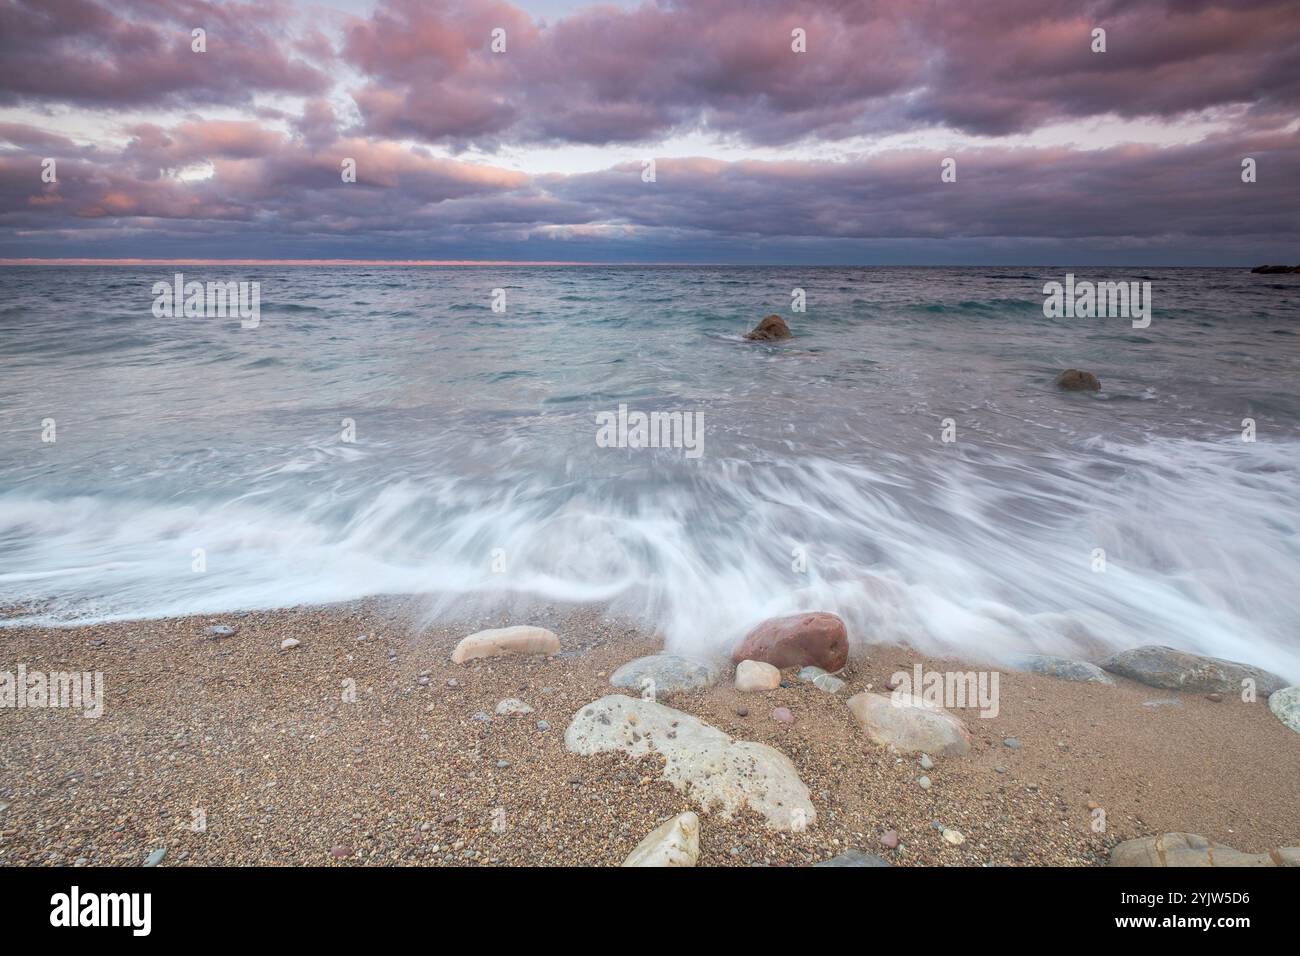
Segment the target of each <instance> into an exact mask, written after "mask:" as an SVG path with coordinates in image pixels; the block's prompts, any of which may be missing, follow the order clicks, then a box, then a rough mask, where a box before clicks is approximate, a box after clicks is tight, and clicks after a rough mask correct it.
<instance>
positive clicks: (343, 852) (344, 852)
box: [330, 846, 352, 860]
mask: <svg viewBox="0 0 1300 956" xmlns="http://www.w3.org/2000/svg"><path fill="white" fill-rule="evenodd" d="M351 855H352V847H350V846H336V847H331V848H330V856H332V857H334V859H336V860H343V859H347V858H348V857H350V856H351Z"/></svg>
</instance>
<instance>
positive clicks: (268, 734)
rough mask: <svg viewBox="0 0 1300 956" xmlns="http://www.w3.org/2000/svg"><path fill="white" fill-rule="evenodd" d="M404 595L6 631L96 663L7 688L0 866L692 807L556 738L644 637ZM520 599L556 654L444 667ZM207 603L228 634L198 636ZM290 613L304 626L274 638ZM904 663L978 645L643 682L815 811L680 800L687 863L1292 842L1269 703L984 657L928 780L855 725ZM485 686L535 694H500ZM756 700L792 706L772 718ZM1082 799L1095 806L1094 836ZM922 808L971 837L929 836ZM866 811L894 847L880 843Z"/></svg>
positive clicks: (947, 859) (537, 836)
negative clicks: (350, 692)
mask: <svg viewBox="0 0 1300 956" xmlns="http://www.w3.org/2000/svg"><path fill="white" fill-rule="evenodd" d="M413 618H414V614H413V613H412V605H411V603H410V602H407V601H404V600H399V599H386V600H376V601H365V602H359V603H355V604H346V605H331V606H328V607H306V608H294V609H288V610H282V611H267V612H250V613H243V614H232V615H222V616H219V617H187V618H174V619H167V620H156V621H135V622H124V623H113V624H101V625H93V626H87V627H79V628H69V629H58V628H9V629H2V630H0V670H11V671H12V670H14V669H16V667H17V665H18V664H19V663H22V664H25V665H26V667H27V668H28V670H29V671H35V670H42V671H59V670H69V671H86V670H89V671H101V672H102V673H103V675H104V681H105V710H104V714H103V716H102V717H100V718H99V719H86V718H84V717H81V716H79V715H78V714H76V713H73V712H69V711H63V710H26V709H25V710H10V709H0V808H3V809H0V863H5V864H11V865H12V864H32V863H38V864H65V865H72V864H77V865H139V864H142V863H143V862H144V861H145V860H146V858H147V857H149V855H150V853H152V852H154V851H156V850H158V849H165V850H166V854H165V856H164V857H163V860H162V863H161V865H163V866H168V865H205V864H236V865H238V864H264V865H301V864H309V865H319V864H330V865H349V864H357V863H363V864H370V865H382V864H413V865H435V864H437V865H483V864H522V865H617V864H618V863H620V862H621V861H622V860H623V859H624V858H625V857H626V856H627V854H628V853H629V852H630V851H631V850H632V848H633V847H635V846H636V844H637V843H638V842H639V841H640V840H641V838H642V837H643V836H644V835H645V834H647V833H648V832H649V831H650V830H652V829H653V828H654V827H655V826H657V825H658V824H659V823H660V822H662V821H663V820H664V819H666V818H667V817H669V816H671V815H673V814H675V813H679V812H681V811H684V810H688V809H698V808H697V807H695V805H694V804H693V803H692V802H691V800H690V799H689V797H688V796H686V795H685V794H683V793H679V792H677V791H676V790H675V789H674V788H673V787H672V785H671V784H669V783H666V782H663V781H660V780H658V779H656V778H657V776H658V768H657V765H655V764H653V763H652V762H651V761H650V760H646V761H643V762H640V763H638V762H635V761H631V760H629V759H627V758H624V757H622V756H616V755H606V756H601V757H594V758H587V757H580V756H577V755H574V754H570V753H568V752H567V751H566V750H565V747H564V739H563V737H564V730H565V728H566V727H567V726H568V723H569V720H570V719H571V718H572V716H573V715H574V713H575V712H576V711H577V710H578V709H579V708H580V707H582V706H583V705H585V704H587V703H589V702H590V701H592V700H595V699H596V698H598V697H601V696H604V695H605V694H607V693H611V692H613V690H612V689H611V688H610V687H609V686H608V682H607V678H608V675H609V674H610V673H612V672H613V671H614V670H615V669H616V668H617V667H618V666H619V665H620V664H622V663H624V662H626V661H627V660H630V659H631V658H633V657H637V656H640V655H643V654H648V653H653V652H655V651H657V650H659V649H660V644H659V641H658V640H657V639H656V638H655V637H654V635H652V634H650V633H648V632H646V631H645V630H643V629H639V628H637V627H636V626H635V625H633V624H630V623H627V622H623V621H618V620H614V619H611V618H608V617H607V616H605V615H604V614H603V613H602V612H601V611H600V610H599V609H592V608H584V609H577V610H573V609H559V608H554V607H549V606H538V607H536V608H534V609H533V611H532V612H531V613H530V614H529V615H528V616H527V617H526V618H520V617H517V616H516V617H515V618H513V619H510V620H506V619H502V618H499V617H491V618H487V617H476V618H473V619H461V620H452V621H443V622H441V623H440V624H439V625H438V626H437V627H435V628H433V629H425V630H422V631H417V630H415V629H414V628H413V627H412V626H411V625H410V623H409V622H410V621H411V620H412V619H413ZM520 623H530V624H540V625H543V626H546V627H550V628H551V629H552V630H554V631H555V632H556V633H557V634H559V636H560V638H561V642H562V646H563V650H562V652H561V654H560V655H558V656H556V657H553V658H540V657H538V658H497V659H492V660H485V661H477V662H471V663H470V664H468V665H455V664H452V663H451V661H450V654H451V651H452V648H453V647H454V646H455V644H456V643H457V641H459V640H460V638H462V637H463V636H465V635H466V634H468V633H471V632H472V631H475V630H478V629H481V628H484V627H498V626H505V625H508V624H520ZM215 624H235V625H238V627H239V630H238V633H237V634H236V635H234V636H233V637H229V638H225V639H221V640H214V639H213V638H212V637H211V636H210V635H209V634H208V633H207V629H208V627H209V626H211V625H215ZM360 635H367V637H366V639H365V640H361V641H359V640H358V637H359V636H360ZM291 637H292V638H296V639H298V640H300V641H301V642H302V643H301V645H300V646H298V647H296V648H293V649H292V650H288V651H282V650H281V648H280V644H281V641H282V640H284V639H285V638H291ZM916 663H921V664H923V665H924V666H925V667H926V668H933V669H963V670H964V669H971V667H972V666H974V665H965V664H961V663H960V662H953V661H944V660H938V659H931V658H926V657H924V656H922V655H920V654H919V653H918V652H916V651H913V650H910V649H907V648H903V647H893V646H880V645H876V646H867V647H864V648H861V649H860V650H859V652H858V653H857V654H855V656H854V657H853V658H852V659H851V660H850V663H849V666H848V667H847V668H846V670H845V672H844V674H842V675H841V676H842V677H844V679H845V680H846V681H847V686H846V687H845V688H844V689H843V690H841V691H840V692H839V694H837V695H830V694H827V693H825V692H823V691H821V690H818V689H816V688H814V687H813V686H812V685H810V684H804V683H802V682H800V681H799V680H798V679H797V678H796V676H795V671H794V670H788V671H786V672H785V674H784V677H785V678H786V681H787V683H789V685H790V686H788V687H782V688H779V689H777V690H774V691H771V692H768V693H762V694H741V693H738V692H736V691H735V690H734V688H733V687H732V686H731V681H730V671H729V670H728V671H726V672H724V676H723V678H722V679H721V680H720V682H719V683H718V684H717V685H716V686H714V687H712V688H709V689H708V690H706V691H700V692H692V693H687V694H680V695H676V696H673V697H670V698H664V699H663V700H662V702H663V703H666V704H668V705H669V706H672V707H676V708H678V709H681V710H684V711H686V712H688V713H691V714H694V715H696V716H698V717H699V718H701V719H702V720H704V721H706V722H708V723H711V724H713V725H715V726H717V727H719V728H720V729H722V730H724V731H726V732H727V733H730V734H732V735H733V736H735V737H738V738H741V739H746V740H756V741H760V742H763V743H766V744H770V745H771V746H774V747H776V748H778V749H780V750H781V751H782V752H784V753H785V754H786V755H787V756H789V757H790V759H791V760H792V761H793V762H794V764H795V766H796V767H797V769H798V771H799V774H800V776H801V777H802V779H803V781H804V782H805V783H806V784H807V785H808V787H809V790H810V791H811V794H812V800H813V803H814V805H815V807H816V809H817V815H818V816H817V822H816V824H815V825H814V826H812V827H810V828H809V829H808V830H807V831H805V832H802V833H793V834H792V833H778V832H775V831H772V830H770V829H768V828H767V827H766V826H765V825H764V824H763V821H762V819H761V818H760V817H758V816H757V815H755V814H752V813H749V812H744V813H741V814H738V815H737V816H736V817H734V818H733V819H732V820H730V821H727V820H724V819H722V818H721V817H720V816H719V815H718V814H708V815H706V814H701V819H702V831H701V854H700V865H719V866H722V865H742V866H743V865H754V864H771V865H806V864H811V863H816V862H819V861H822V860H825V859H828V858H829V857H832V856H834V855H835V854H837V853H840V852H842V851H844V850H846V849H861V850H866V851H868V852H872V853H878V854H880V855H881V856H882V857H884V858H885V859H887V860H889V861H890V862H891V863H893V864H895V865H902V866H909V865H944V866H947V865H963V866H978V865H990V864H991V865H1043V864H1046V865H1078V866H1088V865H1099V864H1104V863H1105V862H1106V859H1107V855H1108V852H1109V848H1110V847H1111V846H1113V845H1114V844H1115V843H1117V842H1120V841H1122V840H1126V839H1131V838H1133V837H1139V836H1146V835H1150V834H1155V833H1162V832H1166V831H1172V830H1182V831H1189V832H1194V833H1200V834H1203V835H1205V836H1207V837H1210V838H1211V839H1214V840H1216V841H1218V842H1221V843H1224V844H1228V845H1230V846H1233V847H1236V848H1237V849H1240V850H1243V851H1248V852H1259V851H1263V850H1267V849H1269V848H1272V847H1276V846H1296V845H1300V808H1298V807H1297V802H1296V794H1297V793H1300V734H1295V733H1293V732H1292V731H1290V730H1288V729H1287V728H1286V727H1284V726H1283V725H1282V724H1281V722H1280V721H1278V720H1277V719H1276V718H1275V717H1274V716H1273V715H1272V714H1271V713H1270V712H1269V710H1268V707H1267V704H1266V703H1264V702H1262V701H1261V702H1259V703H1255V704H1245V703H1241V702H1239V701H1234V700H1231V699H1229V700H1225V701H1223V702H1214V701H1211V700H1208V699H1206V698H1205V697H1204V696H1203V695H1201V694H1197V693H1180V692H1173V691H1165V690H1156V689H1153V688H1149V687H1144V686H1142V685H1140V684H1136V683H1134V682H1131V681H1127V680H1124V679H1122V678H1116V684H1117V686H1115V687H1107V686H1101V685H1093V684H1076V683H1070V682H1067V681H1062V680H1057V679H1054V678H1049V677H1043V676H1038V675H1030V674H1019V673H1014V672H1008V671H1002V672H1001V678H1000V690H1001V695H1000V701H999V703H1000V712H999V714H998V716H997V717H994V718H983V717H980V716H979V715H978V712H977V711H974V710H967V711H957V713H958V714H959V715H960V716H962V717H963V718H964V719H965V720H966V723H967V726H968V727H969V728H970V730H971V733H972V735H973V738H974V743H973V747H972V751H971V754H970V755H969V756H967V757H964V758H957V759H945V760H937V761H936V766H935V767H934V768H933V769H931V770H929V771H924V773H925V775H926V776H928V777H929V778H930V780H931V781H932V786H931V787H930V789H929V790H923V789H921V787H920V786H919V785H918V784H917V783H916V779H917V778H918V777H919V776H920V775H921V774H922V773H923V771H922V770H921V769H920V768H919V766H918V760H917V757H916V756H914V755H913V756H909V755H901V754H895V753H891V752H890V751H889V750H888V749H886V748H884V747H880V746H878V745H876V744H873V743H872V742H871V741H870V740H868V739H867V737H866V736H865V735H864V734H863V732H862V731H861V730H860V729H859V728H858V726H857V724H856V722H855V721H854V719H853V717H852V715H851V714H850V712H849V710H848V708H847V707H846V706H845V704H844V701H845V700H847V698H848V697H849V696H850V695H851V694H853V693H856V692H858V691H860V690H862V689H864V687H866V686H867V685H871V686H872V688H873V689H874V690H877V691H883V690H884V685H885V682H886V681H887V679H888V678H889V676H890V675H891V674H892V673H893V672H895V671H897V670H906V671H910V670H911V668H912V665H913V664H916ZM422 674H423V675H424V676H425V677H427V683H426V684H421V683H420V678H421V676H422ZM349 681H351V682H355V684H354V685H350V684H348V683H347V682H349ZM350 686H354V687H355V702H348V701H345V700H344V696H345V691H346V690H347V689H348V687H350ZM506 697H516V698H519V699H521V700H523V701H525V702H526V703H528V704H530V705H531V706H532V707H533V708H534V709H535V712H534V713H532V714H528V715H525V716H518V717H501V716H496V715H494V714H493V710H494V708H495V706H496V704H497V702H498V701H499V700H501V699H503V698H506ZM1152 700H1162V701H1169V700H1176V701H1177V704H1165V705H1161V706H1146V705H1145V703H1144V702H1147V701H1152ZM777 706H785V707H788V708H789V709H790V710H791V711H793V713H794V715H795V718H796V719H795V723H794V724H793V725H786V724H782V723H779V722H777V721H775V720H773V719H771V717H770V712H771V710H772V709H773V708H774V707H777ZM740 708H747V709H748V715H747V716H743V717H742V716H740V715H738V714H737V710H738V709H740ZM479 712H483V713H486V714H488V715H492V716H491V719H490V720H489V721H483V720H482V719H474V715H475V714H476V713H479ZM538 721H545V722H546V723H547V724H548V725H549V727H547V728H546V729H539V727H538ZM1007 737H1015V738H1018V739H1019V741H1020V747H1019V748H1018V749H1011V748H1009V747H1007V746H1005V745H1004V742H1003V741H1004V738H1007ZM998 768H1001V769H1002V772H999V769H998ZM1090 805H1091V806H1093V807H1100V808H1101V809H1102V810H1104V811H1105V823H1106V826H1105V831H1104V832H1100V833H1099V832H1094V829H1093V827H1092V822H1093V820H1094V814H1093V812H1092V810H1091V809H1090ZM196 821H202V822H204V823H205V824H206V826H205V827H203V828H198V827H196ZM936 824H940V825H942V826H944V827H948V828H955V829H957V830H959V831H960V832H961V833H962V834H964V835H965V837H966V840H965V842H964V843H963V844H961V845H960V846H952V845H949V844H948V843H946V842H945V841H944V840H943V839H942V838H941V836H940V831H939V829H938V828H937V826H936ZM885 830H895V831H897V833H898V836H899V839H900V841H901V846H900V847H899V848H898V849H897V850H889V849H886V848H884V847H882V846H881V845H880V840H879V837H880V834H881V833H882V832H883V831H885Z"/></svg>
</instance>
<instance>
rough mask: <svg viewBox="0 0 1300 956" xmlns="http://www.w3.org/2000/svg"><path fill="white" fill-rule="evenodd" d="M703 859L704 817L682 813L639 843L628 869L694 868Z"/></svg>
mask: <svg viewBox="0 0 1300 956" xmlns="http://www.w3.org/2000/svg"><path fill="white" fill-rule="evenodd" d="M699 858H700V818H699V817H698V816H696V815H695V814H694V813H693V812H692V811H690V810H687V811H686V812H685V813H679V814H678V815H677V816H675V817H673V818H672V819H671V820H666V821H664V822H663V823H661V824H660V825H659V826H657V827H656V828H655V829H654V830H652V831H651V832H650V834H649V835H648V836H647V837H646V838H645V839H644V840H642V841H641V842H640V843H638V844H637V847H636V849H635V850H633V851H632V852H631V853H629V854H628V857H627V859H626V860H624V861H623V865H624V866H694V865H695V861H696V860H698V859H699Z"/></svg>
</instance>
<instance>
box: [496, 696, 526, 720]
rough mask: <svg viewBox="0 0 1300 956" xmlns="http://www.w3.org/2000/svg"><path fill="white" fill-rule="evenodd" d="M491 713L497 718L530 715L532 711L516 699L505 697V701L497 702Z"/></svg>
mask: <svg viewBox="0 0 1300 956" xmlns="http://www.w3.org/2000/svg"><path fill="white" fill-rule="evenodd" d="M493 712H494V713H496V714H497V715H498V716H503V717H504V716H509V717H514V716H518V715H521V714H531V713H532V712H533V709H532V708H531V707H529V706H528V705H527V704H525V703H524V702H523V701H522V700H519V699H518V698H516V697H507V698H506V699H505V700H501V701H497V705H496V707H495V708H494V711H493Z"/></svg>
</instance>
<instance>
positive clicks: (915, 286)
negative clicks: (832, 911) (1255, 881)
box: [0, 264, 1300, 681]
mask: <svg viewBox="0 0 1300 956" xmlns="http://www.w3.org/2000/svg"><path fill="white" fill-rule="evenodd" d="M177 272H180V273H182V275H183V278H184V281H185V282H191V281H198V282H231V281H233V282H249V283H257V288H258V289H259V308H260V315H259V319H258V321H257V322H256V323H247V322H242V321H241V320H240V319H239V318H238V317H237V316H234V317H232V316H229V315H203V316H186V315H185V314H184V313H183V310H177V311H176V312H175V314H163V315H162V316H161V317H160V315H159V314H158V311H159V310H158V309H156V308H155V305H156V300H157V295H156V293H155V291H154V289H155V286H156V284H158V283H164V284H170V283H172V282H173V280H174V276H175V274H176V273H177ZM1067 274H1073V275H1074V277H1075V280H1074V281H1076V282H1078V281H1084V280H1090V281H1124V282H1140V283H1141V282H1149V283H1150V304H1151V315H1150V322H1149V324H1148V325H1146V326H1145V327H1134V323H1133V321H1131V320H1130V319H1129V318H1127V317H1124V316H1115V317H1090V318H1083V317H1068V318H1065V317H1048V316H1047V315H1045V314H1044V299H1045V295H1044V287H1045V285H1047V284H1048V283H1052V282H1059V283H1064V282H1065V281H1066V276H1067ZM770 313H778V314H780V315H782V316H783V317H784V318H785V319H786V320H787V321H788V322H789V325H790V327H791V329H792V331H793V333H794V335H793V337H792V338H790V339H789V340H786V341H778V342H751V341H746V340H745V338H744V334H745V333H746V332H747V331H748V330H749V329H750V328H752V327H753V326H754V325H756V324H757V323H758V321H759V320H760V319H762V318H763V317H764V316H766V315H768V314H770ZM1066 368H1078V369H1083V370H1087V371H1091V372H1093V373H1095V374H1096V375H1097V376H1098V378H1099V379H1100V381H1101V389H1100V391H1097V392H1087V391H1085V392H1065V391H1062V390H1060V389H1058V388H1057V387H1056V386H1055V385H1054V381H1055V379H1056V376H1057V375H1058V373H1059V372H1061V371H1062V370H1063V369H1066ZM640 415H644V416H645V419H646V420H651V421H653V422H655V423H657V427H654V428H651V429H649V430H648V432H647V431H646V430H637V429H636V428H635V427H634V426H635V423H636V422H637V421H638V420H639V416H640ZM656 416H657V417H656ZM674 416H676V417H674ZM685 416H689V417H685ZM602 423H604V424H605V426H606V432H605V433H604V434H603V435H602ZM610 423H614V424H613V426H612V427H613V429H614V432H615V438H616V440H613V441H611V440H610V432H609V430H608V428H609V427H611V426H610ZM629 423H631V424H629ZM678 423H689V424H690V428H685V427H682V428H678V427H677V425H678ZM659 426H661V427H659ZM396 594H400V595H416V596H418V598H419V600H420V601H421V602H423V603H422V605H421V606H423V607H425V608H426V609H427V615H426V616H425V617H424V621H425V622H426V623H427V621H429V620H432V619H434V618H436V617H437V616H439V615H443V614H453V613H459V612H460V611H462V610H464V609H465V608H480V607H509V608H512V609H513V610H512V612H511V613H512V614H517V615H518V618H517V622H518V623H527V622H528V608H529V607H530V606H535V605H538V604H546V605H548V606H551V605H556V604H565V605H569V604H574V605H586V604H597V605H601V606H604V607H607V608H608V609H609V610H610V612H611V613H615V614H619V615H627V616H629V617H632V618H635V619H636V620H638V621H643V622H644V623H645V625H646V626H647V627H651V628H654V629H655V630H657V631H659V632H661V633H662V634H663V636H664V640H665V642H666V645H667V646H668V648H669V649H670V650H675V651H678V652H682V653H691V654H708V653H716V652H718V651H721V650H725V649H726V648H727V647H729V646H731V644H732V643H733V642H735V641H736V640H737V639H738V638H739V637H740V636H743V634H744V633H745V632H746V630H747V629H749V628H750V627H752V626H753V625H754V624H755V623H756V622H758V621H760V620H762V619H764V618H766V617H770V616H773V615H780V614H790V613H796V612H799V611H806V610H823V611H832V612H835V613H837V614H839V615H841V616H842V617H843V618H844V619H845V620H846V622H847V623H848V625H849V630H850V635H851V638H852V640H854V641H855V642H858V643H861V644H872V643H877V642H890V643H906V644H908V645H911V646H914V647H917V648H920V649H922V650H924V651H926V652H927V653H933V654H951V655H953V656H960V655H965V656H967V657H979V658H989V659H999V658H1003V657H1006V656H1008V655H1011V654H1015V653H1021V652H1039V653H1052V654H1062V655H1074V656H1087V657H1090V658H1093V659H1095V658H1096V656H1097V655H1098V654H1099V653H1102V652H1104V651H1105V650H1106V649H1115V648H1123V647H1130V646H1134V645H1137V644H1167V645H1171V646H1175V647H1179V648H1184V649H1187V650H1191V651H1194V652H1198V653H1205V654H1211V655H1214V656H1219V657H1225V658H1229V659H1234V660H1242V661H1246V662H1249V663H1252V664H1256V665H1259V666H1263V667H1266V668H1269V669H1271V670H1274V671H1277V672H1279V673H1281V674H1283V675H1284V676H1286V677H1288V678H1290V679H1292V680H1293V681H1294V680H1300V276H1263V275H1253V274H1251V273H1250V272H1248V271H1247V270H1243V269H1164V268H1151V269H1148V268H1142V267H1131V268H1091V267H1090V268H1077V269H1071V268H1069V267H1067V266H1062V267H1060V268H1042V267H1034V268H1019V267H980V268H839V267H824V268H816V267H793V268H785V267H757V266H753V267H749V266H746V267H729V266H700V267H694V266H690V267H688V266H633V265H619V266H558V265H557V266H521V265H515V266H495V265H493V266H486V265H485V266H445V267H423V266H385V265H337V264H336V265H320V266H312V265H294V266H273V265H237V266H233V265H186V266H172V265H122V266H116V265H115V266H11V267H4V268H0V608H3V611H2V613H0V617H2V618H3V620H2V622H0V623H2V624H3V625H4V626H21V625H43V626H66V625H76V624H81V623H89V622H98V621H107V620H121V619H136V618H154V617H161V616H174V615H189V614H224V613H233V612H238V611H240V610H248V609H264V608H275V607H285V606H292V605H302V604H325V603H331V602H339V601H351V600H355V599H361V598H367V597H374V596H380V595H396ZM419 624H420V622H419V621H417V622H415V625H414V626H417V627H418V626H419Z"/></svg>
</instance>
